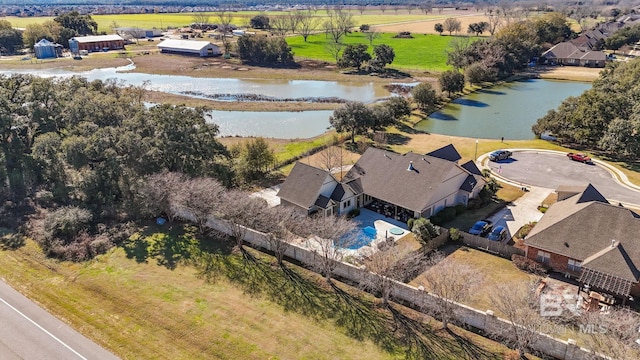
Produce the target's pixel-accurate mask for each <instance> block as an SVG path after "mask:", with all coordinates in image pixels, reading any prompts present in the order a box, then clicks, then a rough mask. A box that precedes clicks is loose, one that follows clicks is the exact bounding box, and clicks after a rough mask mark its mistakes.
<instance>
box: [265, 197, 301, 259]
mask: <svg viewBox="0 0 640 360" xmlns="http://www.w3.org/2000/svg"><path fill="white" fill-rule="evenodd" d="M267 218H268V222H267V223H266V225H267V227H268V228H267V229H265V230H264V231H265V232H266V234H267V242H268V243H269V250H271V251H273V255H274V256H275V257H276V260H277V261H278V265H280V266H283V260H284V254H285V252H286V250H287V249H288V248H289V244H290V243H291V242H292V241H293V240H295V239H297V238H300V237H306V236H308V235H309V233H308V222H309V221H310V218H309V217H307V216H304V215H301V214H299V213H298V212H296V211H295V209H293V208H290V207H284V206H276V207H273V208H270V209H268V210H267Z"/></svg>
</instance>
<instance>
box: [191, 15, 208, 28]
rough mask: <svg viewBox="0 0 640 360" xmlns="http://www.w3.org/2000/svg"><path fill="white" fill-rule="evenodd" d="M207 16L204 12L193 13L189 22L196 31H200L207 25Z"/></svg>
mask: <svg viewBox="0 0 640 360" xmlns="http://www.w3.org/2000/svg"><path fill="white" fill-rule="evenodd" d="M209 18H210V16H209V14H207V13H204V12H197V13H194V14H193V16H192V17H191V21H192V22H193V26H194V27H195V28H196V29H200V30H202V29H203V28H204V27H205V26H206V25H207V24H209Z"/></svg>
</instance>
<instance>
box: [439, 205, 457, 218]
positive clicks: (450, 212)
mask: <svg viewBox="0 0 640 360" xmlns="http://www.w3.org/2000/svg"><path fill="white" fill-rule="evenodd" d="M456 214H457V212H456V209H455V208H454V207H451V206H450V207H446V208H444V209H442V211H440V212H439V213H438V216H440V218H441V219H442V221H443V222H447V221H451V220H453V219H455V218H456Z"/></svg>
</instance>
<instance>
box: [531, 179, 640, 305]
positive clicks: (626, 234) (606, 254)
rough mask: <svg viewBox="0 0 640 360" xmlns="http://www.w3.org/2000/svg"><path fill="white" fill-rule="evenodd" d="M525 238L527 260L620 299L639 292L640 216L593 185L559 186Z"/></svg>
mask: <svg viewBox="0 0 640 360" xmlns="http://www.w3.org/2000/svg"><path fill="white" fill-rule="evenodd" d="M557 193H558V202H557V203H556V204H554V205H553V206H551V207H550V208H549V210H547V212H546V213H545V214H544V216H543V217H542V219H540V221H539V222H538V223H537V224H536V225H535V226H534V227H533V229H532V230H531V232H530V233H529V235H528V236H527V238H526V240H525V245H526V247H527V248H526V253H527V256H528V257H529V258H530V259H534V260H537V261H539V262H542V263H545V264H547V265H548V266H550V267H551V268H552V269H553V270H555V271H559V272H563V273H565V274H567V275H569V276H572V277H575V278H576V279H578V280H579V281H580V282H581V283H582V284H584V285H589V287H590V288H591V289H593V290H597V291H602V292H606V293H609V294H611V295H614V296H616V297H618V298H622V299H626V297H628V296H629V295H633V296H640V284H639V281H640V271H639V268H640V235H639V234H640V215H638V214H636V213H635V212H633V211H631V210H629V209H626V208H624V207H621V206H615V205H612V204H610V203H609V202H608V201H607V200H606V199H605V198H604V197H603V196H602V194H600V193H599V192H598V190H596V189H595V188H594V187H593V186H592V185H587V186H583V187H559V188H558V190H557Z"/></svg>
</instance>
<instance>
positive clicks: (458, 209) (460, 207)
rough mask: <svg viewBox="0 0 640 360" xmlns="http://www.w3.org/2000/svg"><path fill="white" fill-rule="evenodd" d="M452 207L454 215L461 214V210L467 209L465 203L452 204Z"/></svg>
mask: <svg viewBox="0 0 640 360" xmlns="http://www.w3.org/2000/svg"><path fill="white" fill-rule="evenodd" d="M454 209H456V216H458V215H460V214H462V213H463V212H465V211H467V207H466V206H465V205H462V204H458V205H456V206H454Z"/></svg>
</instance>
